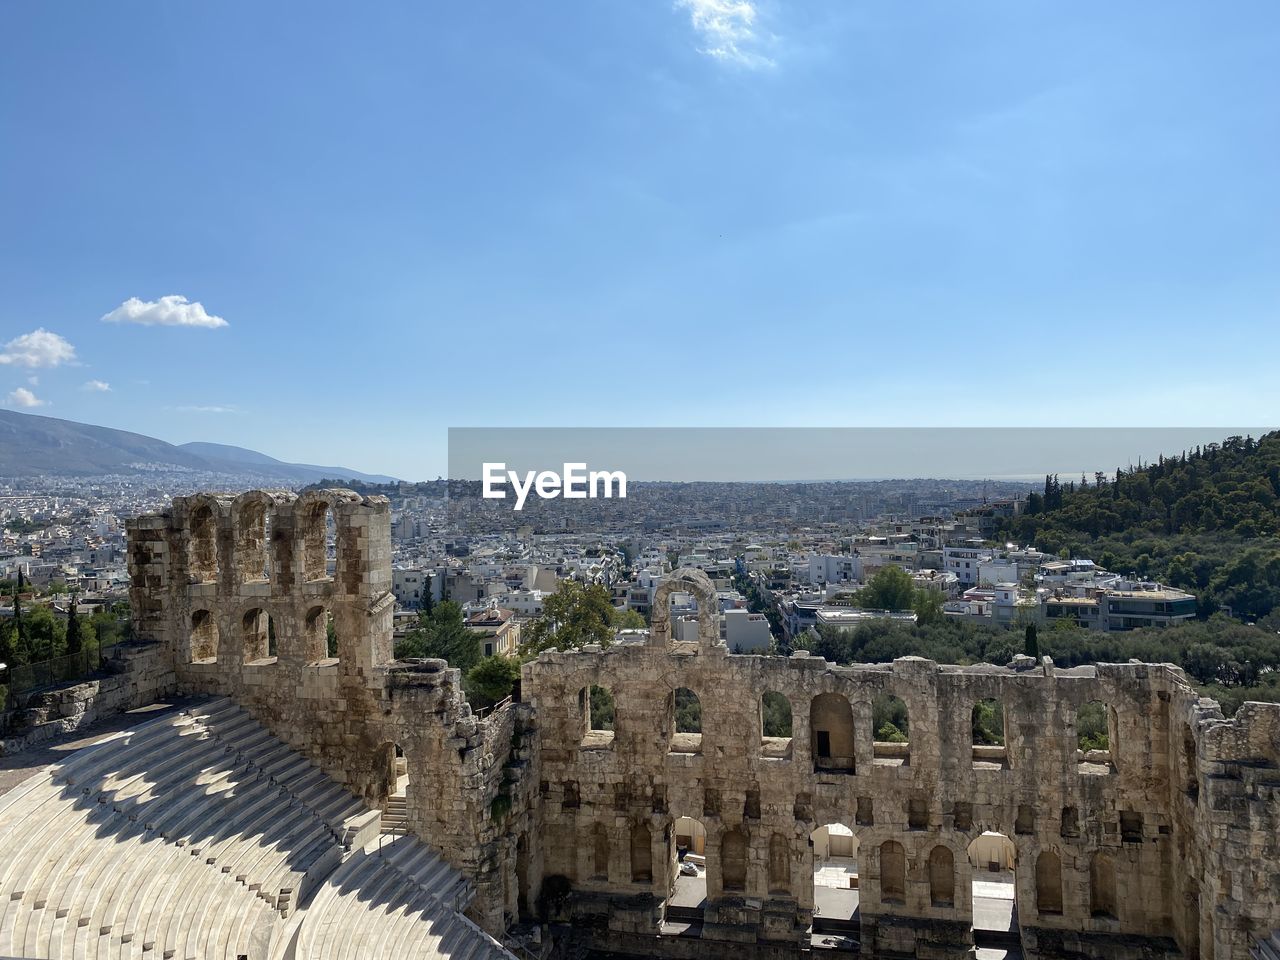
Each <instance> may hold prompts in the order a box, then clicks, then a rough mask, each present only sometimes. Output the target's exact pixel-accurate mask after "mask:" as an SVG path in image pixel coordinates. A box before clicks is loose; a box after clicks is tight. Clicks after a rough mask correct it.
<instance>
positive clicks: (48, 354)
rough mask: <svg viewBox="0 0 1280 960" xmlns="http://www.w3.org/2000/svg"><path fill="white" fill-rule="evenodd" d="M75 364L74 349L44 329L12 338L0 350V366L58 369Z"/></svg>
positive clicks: (62, 338) (65, 341) (62, 339)
mask: <svg viewBox="0 0 1280 960" xmlns="http://www.w3.org/2000/svg"><path fill="white" fill-rule="evenodd" d="M75 362H76V348H75V347H73V346H72V345H71V344H70V343H69V342H68V341H67V340H66V339H65V338H64V337H60V336H58V334H56V333H53V332H52V331H49V330H46V329H45V328H44V327H40V328H39V329H37V330H32V331H31V332H30V333H24V334H23V335H22V336H20V337H14V338H13V339H12V340H10V341H9V342H8V343H6V344H5V345H4V349H3V350H0V364H4V365H9V366H15V367H58V366H61V365H62V364H64V363H75Z"/></svg>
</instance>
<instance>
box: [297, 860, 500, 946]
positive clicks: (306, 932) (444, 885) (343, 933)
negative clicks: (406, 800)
mask: <svg viewBox="0 0 1280 960" xmlns="http://www.w3.org/2000/svg"><path fill="white" fill-rule="evenodd" d="M470 897H471V891H470V889H469V887H468V885H467V884H466V882H465V881H464V880H463V879H462V877H461V876H460V875H459V874H458V873H457V872H456V871H455V870H454V869H453V868H452V867H450V866H449V865H448V864H446V863H444V862H443V861H442V860H441V859H440V857H439V856H438V855H437V854H436V853H435V852H434V851H433V850H432V849H431V848H430V847H428V846H427V845H425V844H423V843H421V842H420V841H418V840H417V839H416V838H414V837H411V836H387V835H384V836H383V837H381V838H380V839H379V840H378V841H375V842H373V843H370V844H368V845H367V846H365V847H364V848H363V849H362V850H360V851H358V852H357V853H355V854H353V855H352V856H350V857H349V858H348V859H347V860H346V862H344V863H343V864H342V866H341V867H339V868H338V869H337V870H335V871H334V872H333V874H332V875H331V876H330V877H329V878H328V879H327V880H326V881H325V882H324V884H323V885H322V886H321V887H320V889H319V890H317V892H316V894H315V897H314V898H313V899H312V901H311V903H310V904H309V905H308V906H307V909H306V918H305V920H304V921H303V923H302V924H301V927H300V930H299V931H298V933H297V944H296V953H295V955H296V956H298V957H315V958H325V960H348V958H349V960H377V958H387V960H393V958H401V957H409V958H422V960H428V958H444V957H448V958H451V960H466V958H472V957H475V958H509V957H510V954H508V953H507V951H506V950H505V949H504V948H503V947H502V945H501V944H499V943H498V942H497V941H496V940H494V939H493V938H492V937H490V936H489V935H488V934H486V933H484V932H483V931H482V930H480V928H478V927H477V926H475V925H474V924H473V923H471V921H469V920H467V919H466V918H465V917H463V916H462V915H461V913H460V912H459V911H460V910H461V909H462V908H463V907H464V906H465V905H466V903H467V902H468V901H469V899H470ZM284 956H285V954H284V953H283V952H281V953H279V954H277V956H276V958H275V960H282V958H283V957H284Z"/></svg>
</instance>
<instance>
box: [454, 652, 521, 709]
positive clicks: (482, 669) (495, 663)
mask: <svg viewBox="0 0 1280 960" xmlns="http://www.w3.org/2000/svg"><path fill="white" fill-rule="evenodd" d="M519 679H520V661H519V660H517V659H516V658H515V657H485V658H484V659H483V660H481V661H480V662H479V663H477V664H476V665H475V666H474V667H472V668H471V669H470V670H469V671H467V675H466V678H465V679H464V681H463V689H464V690H465V691H466V694H467V699H468V700H470V701H472V703H473V704H475V705H478V706H492V705H493V704H495V703H497V702H498V701H499V700H504V699H506V698H507V697H509V696H511V691H512V690H513V689H514V688H515V683H516V681H517V680H519ZM477 701H478V702H477Z"/></svg>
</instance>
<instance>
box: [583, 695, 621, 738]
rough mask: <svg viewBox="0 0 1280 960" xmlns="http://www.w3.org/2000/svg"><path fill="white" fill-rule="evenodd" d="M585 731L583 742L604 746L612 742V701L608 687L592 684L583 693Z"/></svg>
mask: <svg viewBox="0 0 1280 960" xmlns="http://www.w3.org/2000/svg"><path fill="white" fill-rule="evenodd" d="M584 699H585V701H586V702H585V704H584V712H585V714H586V716H585V717H584V720H585V726H586V733H585V734H584V735H583V742H584V743H587V744H592V743H594V744H597V745H600V746H604V745H607V744H610V743H613V730H614V728H613V723H614V702H613V693H612V692H611V691H610V690H609V688H608V687H601V686H597V685H595V684H592V685H591V686H590V687H589V688H587V690H586V693H585V697H584Z"/></svg>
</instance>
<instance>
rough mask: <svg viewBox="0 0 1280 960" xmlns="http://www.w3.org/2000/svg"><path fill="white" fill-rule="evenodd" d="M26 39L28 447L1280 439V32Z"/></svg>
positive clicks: (648, 25)
mask: <svg viewBox="0 0 1280 960" xmlns="http://www.w3.org/2000/svg"><path fill="white" fill-rule="evenodd" d="M0 34H3V35H4V36H5V37H6V38H7V39H8V40H9V41H10V42H9V44H8V45H7V47H6V55H5V56H4V57H3V58H0V125H2V126H3V128H4V129H5V130H6V131H8V132H9V133H10V137H9V138H8V142H7V147H8V149H6V150H4V151H3V152H0V209H3V210H4V218H3V223H4V226H3V228H0V289H3V290H4V291H5V295H4V297H3V301H2V302H0V404H3V405H5V406H7V407H8V408H11V409H15V410H22V411H26V412H33V413H40V414H46V415H49V416H55V417H60V418H66V419H71V420H77V421H81V422H86V423H94V424H101V425H104V426H109V427H115V428H118V429H124V430H131V431H136V432H139V433H143V434H147V435H149V436H154V437H158V438H160V439H164V440H168V441H171V442H174V443H183V442H187V441H208V442H217V443H228V444H234V445H238V446H244V447H249V448H252V449H256V450H260V451H262V452H264V453H268V454H270V455H271V456H273V457H278V458H280V459H283V460H288V461H295V462H309V463H343V464H349V465H351V466H352V467H355V468H358V469H362V470H365V471H369V472H376V473H386V474H392V475H396V476H402V477H406V478H411V479H419V478H433V477H435V476H437V475H441V474H444V473H445V472H446V464H447V453H448V451H447V445H446V437H447V429H448V428H449V427H451V426H459V425H464V426H465V425H472V426H482V425H486V424H504V425H512V426H537V425H554V424H566V423H568V424H575V425H580V426H595V427H608V426H612V425H629V426H642V425H658V426H711V425H717V426H719V425H727V426H750V427H785V426H795V425H803V426H820V427H843V426H859V427H866V426H879V427H886V426H894V427H905V426H920V427H926V426H927V427H961V426H970V425H974V424H977V425H983V426H1022V427H1044V426H1105V425H1109V424H1113V423H1126V424H1140V425H1144V426H1148V425H1149V426H1169V427H1181V426H1187V425H1191V426H1204V425H1211V424H1213V423H1230V422H1241V421H1244V422H1248V421H1252V420H1258V419H1263V420H1265V419H1268V416H1267V415H1268V414H1269V413H1270V412H1271V411H1276V410H1280V380H1277V378H1276V377H1275V376H1274V370H1273V367H1274V365H1275V360H1274V358H1275V356H1276V355H1277V353H1278V352H1280V337H1278V336H1277V333H1276V331H1277V330H1278V329H1280V324H1277V322H1276V319H1277V307H1278V306H1280V272H1278V271H1277V270H1276V269H1275V267H1276V264H1277V263H1280V181H1277V178H1276V177H1275V176H1274V169H1273V168H1274V157H1275V156H1277V155H1280V100H1277V98H1276V97H1274V96H1273V95H1272V93H1271V90H1272V88H1273V87H1274V50H1275V47H1276V44H1277V41H1278V39H1280V8H1277V7H1276V6H1275V4H1272V3H1267V2H1262V0H1244V2H1242V3H1240V4H1236V5H1233V7H1232V8H1231V10H1230V12H1229V13H1228V12H1225V11H1223V10H1222V9H1217V8H1210V7H1206V6H1205V5H1203V4H1199V3H1193V2H1189V0H1172V2H1160V3H1156V2H1155V0H1139V2H1136V3H1132V4H1124V5H1115V4H1099V3H1092V4H1075V5H1071V6H1069V7H1067V6H1062V5H1058V4H1051V3H1047V2H1041V0H1030V2H1027V3H1024V4H1019V5H1017V6H1016V7H1012V8H1011V7H1009V6H1007V5H996V4H966V5H962V6H956V5H953V4H947V3H943V2H941V0H926V2H922V3H917V4H909V5H908V4H880V5H856V4H847V3H843V2H837V0H816V2H814V3H806V4H784V3H782V2H781V0H742V2H739V3H733V4H716V3H713V2H712V0H676V2H659V3H650V4H593V3H587V2H581V0H579V2H571V3H562V4H554V5H549V6H548V5H537V6H522V5H507V6H503V7H501V8H498V7H493V6H488V5H474V4H443V5H432V6H429V7H427V6H423V7H412V6H409V7H406V6H377V7H351V6H349V5H342V4H336V3H331V2H321V3H317V4H313V5H309V6H308V8H307V11H306V14H305V15H301V14H300V13H299V12H298V11H296V10H294V9H292V8H288V7H278V6H271V5H267V6H262V5H258V4H248V3H245V2H243V0H233V2H229V3H226V4H218V5H205V6H193V5H186V4H161V3H140V4H133V5H129V6H124V7H122V6H118V5H91V4H82V5H77V6H75V7H74V8H73V9H68V8H64V7H57V6H50V5H44V4H35V3H14V4H7V5H5V6H4V7H3V9H0ZM336 38H340V40H339V39H336ZM1112 466H1113V467H1114V465H1112Z"/></svg>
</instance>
